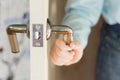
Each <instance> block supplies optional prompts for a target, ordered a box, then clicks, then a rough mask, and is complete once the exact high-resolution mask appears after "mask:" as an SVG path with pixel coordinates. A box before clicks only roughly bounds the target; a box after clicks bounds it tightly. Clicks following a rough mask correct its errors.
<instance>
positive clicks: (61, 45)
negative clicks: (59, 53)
mask: <svg viewBox="0 0 120 80" xmlns="http://www.w3.org/2000/svg"><path fill="white" fill-rule="evenodd" d="M55 44H56V46H57V47H58V48H59V49H61V50H65V51H67V50H72V49H71V47H70V46H68V45H66V43H65V42H64V41H62V40H60V39H57V40H55Z"/></svg>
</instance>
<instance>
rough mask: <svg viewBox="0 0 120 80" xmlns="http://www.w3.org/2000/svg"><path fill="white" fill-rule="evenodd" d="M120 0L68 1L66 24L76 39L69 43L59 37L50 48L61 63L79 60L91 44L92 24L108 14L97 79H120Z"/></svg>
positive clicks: (97, 65)
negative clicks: (89, 38)
mask: <svg viewBox="0 0 120 80" xmlns="http://www.w3.org/2000/svg"><path fill="white" fill-rule="evenodd" d="M119 4H120V0H67V5H66V9H65V10H66V13H65V16H64V18H63V21H62V24H63V25H67V26H70V27H71V28H72V30H73V32H74V33H73V38H74V39H73V41H72V42H71V43H70V45H66V44H65V42H64V41H62V40H61V39H59V38H58V39H56V40H55V41H54V43H53V45H52V48H51V51H50V57H51V60H52V62H53V63H54V64H55V65H58V66H63V65H66V66H69V65H72V64H75V63H77V62H78V61H79V60H80V59H81V58H82V55H83V51H84V49H85V47H86V46H87V42H88V37H89V34H90V32H91V27H93V26H95V25H96V23H97V22H98V20H99V18H100V15H101V14H102V15H103V17H104V20H105V22H104V24H103V27H102V29H101V39H100V45H99V49H98V56H97V64H96V76H95V77H96V78H95V79H96V80H120V70H119V69H120V5H119Z"/></svg>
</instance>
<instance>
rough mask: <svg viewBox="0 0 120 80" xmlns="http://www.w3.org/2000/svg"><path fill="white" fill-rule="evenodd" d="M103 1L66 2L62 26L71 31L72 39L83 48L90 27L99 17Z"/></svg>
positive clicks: (80, 0) (73, 0)
mask: <svg viewBox="0 0 120 80" xmlns="http://www.w3.org/2000/svg"><path fill="white" fill-rule="evenodd" d="M103 1H104V0H67V5H66V9H65V12H66V13H65V16H64V19H63V21H62V24H63V25H67V26H70V27H71V28H72V29H73V39H74V40H75V41H79V42H80V43H81V44H82V46H83V47H84V48H85V47H86V45H87V42H88V37H89V34H90V32H91V27H92V26H94V25H95V24H96V23H97V22H98V19H99V17H100V14H101V12H102V8H103Z"/></svg>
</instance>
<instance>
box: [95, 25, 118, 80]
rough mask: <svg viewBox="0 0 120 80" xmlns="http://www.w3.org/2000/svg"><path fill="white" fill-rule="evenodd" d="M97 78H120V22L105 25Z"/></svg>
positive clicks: (97, 65)
mask: <svg viewBox="0 0 120 80" xmlns="http://www.w3.org/2000/svg"><path fill="white" fill-rule="evenodd" d="M95 80H120V24H115V25H108V24H107V23H105V24H104V25H103V28H102V30H101V40H100V46H99V50H98V56H97V63H96V76H95Z"/></svg>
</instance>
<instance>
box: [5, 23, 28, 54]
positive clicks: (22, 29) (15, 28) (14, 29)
mask: <svg viewBox="0 0 120 80" xmlns="http://www.w3.org/2000/svg"><path fill="white" fill-rule="evenodd" d="M16 33H27V25H24V24H23V25H21V24H14V25H10V26H8V28H7V34H8V38H9V42H10V45H11V49H12V52H13V53H18V52H19V46H18V40H17V36H16ZM28 35H29V34H28Z"/></svg>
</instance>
